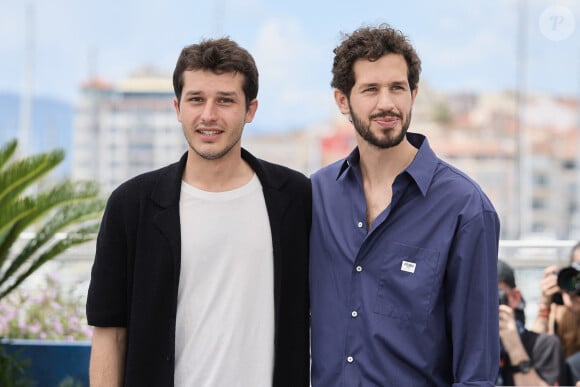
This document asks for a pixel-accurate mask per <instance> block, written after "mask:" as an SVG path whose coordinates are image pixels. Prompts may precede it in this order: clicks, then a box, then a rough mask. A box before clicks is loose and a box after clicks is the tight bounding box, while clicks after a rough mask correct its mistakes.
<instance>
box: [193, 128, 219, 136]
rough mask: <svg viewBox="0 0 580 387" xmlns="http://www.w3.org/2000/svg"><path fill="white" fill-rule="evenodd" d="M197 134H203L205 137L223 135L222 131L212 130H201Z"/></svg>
mask: <svg viewBox="0 0 580 387" xmlns="http://www.w3.org/2000/svg"><path fill="white" fill-rule="evenodd" d="M197 132H198V133H200V134H203V135H204V136H215V135H218V134H220V133H222V131H221V130H211V129H208V130H203V129H199V130H198V131H197Z"/></svg>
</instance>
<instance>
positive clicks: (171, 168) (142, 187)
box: [108, 162, 182, 205]
mask: <svg viewBox="0 0 580 387" xmlns="http://www.w3.org/2000/svg"><path fill="white" fill-rule="evenodd" d="M181 173H182V163H181V162H176V163H174V164H170V165H167V166H164V167H162V168H159V169H156V170H153V171H148V172H144V173H142V174H139V175H137V176H135V177H132V178H130V179H129V180H126V181H125V182H123V183H121V184H120V185H119V186H118V187H117V188H115V189H114V190H113V191H112V192H111V195H110V196H109V200H108V201H109V204H110V205H114V204H115V203H117V204H118V205H130V204H132V203H136V202H138V201H140V200H142V199H145V198H148V197H150V196H151V195H152V193H153V192H154V191H155V189H156V187H158V186H160V185H161V186H166V187H167V186H173V185H174V184H176V182H179V181H180V179H181Z"/></svg>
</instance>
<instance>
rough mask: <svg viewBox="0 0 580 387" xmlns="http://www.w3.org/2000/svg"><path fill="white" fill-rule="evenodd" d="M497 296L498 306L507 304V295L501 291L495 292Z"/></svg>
mask: <svg viewBox="0 0 580 387" xmlns="http://www.w3.org/2000/svg"><path fill="white" fill-rule="evenodd" d="M497 294H498V298H499V304H500V305H507V304H508V298H507V294H506V293H505V292H504V291H503V290H501V289H498V290H497Z"/></svg>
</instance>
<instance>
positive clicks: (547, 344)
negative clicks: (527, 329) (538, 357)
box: [534, 333, 562, 351]
mask: <svg viewBox="0 0 580 387" xmlns="http://www.w3.org/2000/svg"><path fill="white" fill-rule="evenodd" d="M536 335H537V338H536V343H535V346H534V348H537V349H538V350H539V351H545V350H559V349H560V348H562V344H561V342H560V339H559V338H558V336H556V335H552V334H547V333H536Z"/></svg>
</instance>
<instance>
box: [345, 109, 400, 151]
mask: <svg viewBox="0 0 580 387" xmlns="http://www.w3.org/2000/svg"><path fill="white" fill-rule="evenodd" d="M348 105H349V108H350V116H351V120H352V124H353V126H354V128H355V129H356V131H357V133H358V134H359V135H360V136H361V137H362V138H363V139H364V140H365V141H366V142H368V143H369V144H370V145H373V146H375V147H377V148H379V149H387V148H392V147H395V146H397V145H399V144H400V143H401V142H402V141H403V139H404V138H405V136H406V135H407V130H408V129H409V125H411V114H412V112H411V110H409V114H408V115H407V119H404V117H403V116H402V115H401V114H397V113H394V112H392V111H381V112H378V113H376V114H373V115H372V116H370V117H369V120H368V121H363V120H362V119H361V118H360V117H358V116H357V115H356V114H354V112H353V110H352V106H351V105H350V102H349V104H348ZM385 116H391V117H397V118H399V119H400V120H401V123H402V128H401V132H399V133H398V134H396V135H395V136H394V137H392V136H386V137H385V138H382V139H381V138H379V137H377V136H376V135H375V134H374V133H373V132H372V131H371V124H370V121H371V120H372V119H374V118H379V117H385Z"/></svg>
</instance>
